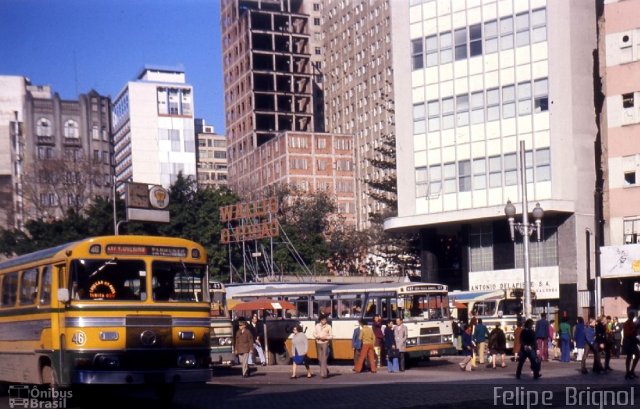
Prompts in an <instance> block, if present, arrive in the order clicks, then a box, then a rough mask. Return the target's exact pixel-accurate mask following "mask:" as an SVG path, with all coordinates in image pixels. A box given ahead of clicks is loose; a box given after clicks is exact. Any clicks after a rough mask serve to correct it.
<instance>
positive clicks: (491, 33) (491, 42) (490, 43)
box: [484, 20, 498, 54]
mask: <svg viewBox="0 0 640 409" xmlns="http://www.w3.org/2000/svg"><path fill="white" fill-rule="evenodd" d="M484 51H485V53H487V54H491V53H495V52H497V51H498V22H497V21H496V20H493V21H487V22H486V23H484Z"/></svg>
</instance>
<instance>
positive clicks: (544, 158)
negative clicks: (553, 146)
mask: <svg viewBox="0 0 640 409" xmlns="http://www.w3.org/2000/svg"><path fill="white" fill-rule="evenodd" d="M535 160H536V175H535V177H536V179H535V180H536V182H542V181H545V180H551V154H550V152H549V148H545V149H538V150H536V158H535Z"/></svg>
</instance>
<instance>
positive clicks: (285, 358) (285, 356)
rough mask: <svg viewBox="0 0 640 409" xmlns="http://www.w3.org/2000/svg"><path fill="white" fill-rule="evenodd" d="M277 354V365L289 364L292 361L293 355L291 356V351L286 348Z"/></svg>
mask: <svg viewBox="0 0 640 409" xmlns="http://www.w3.org/2000/svg"><path fill="white" fill-rule="evenodd" d="M274 355H275V358H276V359H275V363H276V365H289V364H290V363H291V357H290V356H289V351H287V350H286V349H285V350H284V351H283V352H276V353H274Z"/></svg>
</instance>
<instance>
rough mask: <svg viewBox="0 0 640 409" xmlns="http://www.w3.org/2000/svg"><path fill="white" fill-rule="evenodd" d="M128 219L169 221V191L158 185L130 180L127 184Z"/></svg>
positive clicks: (155, 221)
mask: <svg viewBox="0 0 640 409" xmlns="http://www.w3.org/2000/svg"><path fill="white" fill-rule="evenodd" d="M125 199H126V203H127V220H128V221H141V222H154V223H169V222H170V221H171V217H170V214H169V211H168V210H166V209H167V207H168V206H169V192H168V191H167V190H166V189H165V188H163V187H162V186H158V185H149V184H148V183H134V182H128V183H127V184H126V197H125Z"/></svg>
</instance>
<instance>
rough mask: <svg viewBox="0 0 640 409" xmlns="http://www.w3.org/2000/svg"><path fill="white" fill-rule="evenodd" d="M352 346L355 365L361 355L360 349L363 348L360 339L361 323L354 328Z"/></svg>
mask: <svg viewBox="0 0 640 409" xmlns="http://www.w3.org/2000/svg"><path fill="white" fill-rule="evenodd" d="M351 348H352V349H353V364H354V365H355V364H356V362H357V361H358V356H360V350H362V341H361V340H360V325H358V326H356V327H355V328H354V329H353V334H352V335H351Z"/></svg>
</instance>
